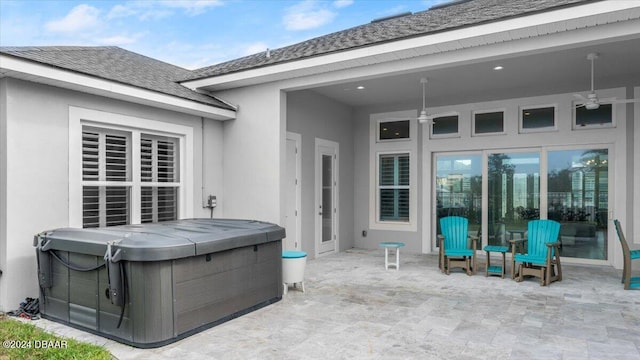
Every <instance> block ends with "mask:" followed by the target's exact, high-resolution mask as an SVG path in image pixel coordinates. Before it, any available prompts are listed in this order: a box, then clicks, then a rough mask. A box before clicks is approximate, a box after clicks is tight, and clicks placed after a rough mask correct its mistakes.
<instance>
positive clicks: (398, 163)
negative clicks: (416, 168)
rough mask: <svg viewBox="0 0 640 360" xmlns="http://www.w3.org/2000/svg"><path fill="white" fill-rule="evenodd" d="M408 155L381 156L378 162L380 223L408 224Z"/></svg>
mask: <svg viewBox="0 0 640 360" xmlns="http://www.w3.org/2000/svg"><path fill="white" fill-rule="evenodd" d="M409 164H410V157H409V153H400V154H381V155H380V157H379V160H378V169H379V171H378V173H379V175H380V179H379V180H378V200H379V201H378V203H379V204H380V211H379V214H380V218H379V220H380V221H400V222H409V213H410V211H409V202H410V197H409V192H410V190H411V187H410V181H409V179H410V176H409V175H410V171H409Z"/></svg>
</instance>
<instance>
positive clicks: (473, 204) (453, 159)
mask: <svg viewBox="0 0 640 360" xmlns="http://www.w3.org/2000/svg"><path fill="white" fill-rule="evenodd" d="M435 189H436V209H437V211H436V231H437V234H441V230H440V218H442V217H445V216H462V217H466V218H467V219H469V235H473V236H477V235H479V233H480V222H481V220H482V155H481V154H468V155H437V156H436V178H435ZM436 246H439V244H436ZM480 247H481V244H480V242H478V248H480Z"/></svg>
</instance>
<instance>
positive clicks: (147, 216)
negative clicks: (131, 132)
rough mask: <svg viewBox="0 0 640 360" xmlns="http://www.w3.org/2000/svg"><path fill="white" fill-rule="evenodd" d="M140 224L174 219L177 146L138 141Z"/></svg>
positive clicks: (155, 140)
mask: <svg viewBox="0 0 640 360" xmlns="http://www.w3.org/2000/svg"><path fill="white" fill-rule="evenodd" d="M140 157H141V159H140V166H141V181H142V182H143V184H144V185H143V186H142V189H141V222H142V223H148V222H158V221H169V220H176V219H177V218H178V191H177V186H178V177H177V159H178V158H177V142H176V141H175V139H167V138H161V137H156V136H151V135H143V137H142V138H141V140H140Z"/></svg>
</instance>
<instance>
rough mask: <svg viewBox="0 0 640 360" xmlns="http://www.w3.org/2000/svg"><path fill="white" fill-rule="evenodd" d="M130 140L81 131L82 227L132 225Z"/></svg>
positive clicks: (118, 136) (112, 135)
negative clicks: (130, 215) (130, 216)
mask: <svg viewBox="0 0 640 360" xmlns="http://www.w3.org/2000/svg"><path fill="white" fill-rule="evenodd" d="M129 142H130V140H129V137H128V136H126V135H124V134H115V133H114V134H112V133H105V132H101V131H90V130H87V131H83V132H82V180H83V184H84V186H83V189H82V202H83V216H82V224H83V227H85V228H86V227H101V226H114V225H125V224H128V223H130V218H129V214H130V198H131V197H130V195H129V194H130V186H129V181H130V173H131V171H130V150H129V149H130V147H129Z"/></svg>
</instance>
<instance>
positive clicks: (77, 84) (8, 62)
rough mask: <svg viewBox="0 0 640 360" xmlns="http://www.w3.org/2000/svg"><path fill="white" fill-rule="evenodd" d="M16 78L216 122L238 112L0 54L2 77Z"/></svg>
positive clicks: (229, 117) (228, 118) (233, 117)
mask: <svg viewBox="0 0 640 360" xmlns="http://www.w3.org/2000/svg"><path fill="white" fill-rule="evenodd" d="M2 77H12V78H17V79H23V80H27V81H31V82H37V83H42V84H47V85H51V86H56V87H60V88H65V89H69V90H75V91H81V92H84V93H90V94H94V95H99V96H104V97H107V98H112V99H118V100H124V101H128V102H132V103H137V104H142V105H147V106H152V107H155V108H161V109H165V110H171V111H176V112H180V113H185V114H190V115H195V116H199V117H205V118H209V119H214V120H231V119H235V117H236V114H235V111H233V110H229V109H223V108H219V107H216V106H213V105H208V104H204V103H200V102H197V101H193V100H189V99H184V98H180V97H177V96H172V95H168V94H163V93H159V92H156V91H152V90H148V89H143V88H140V87H136V86H132V85H127V84H122V83H119V82H115V81H110V80H106V79H102V78H97V77H93V76H89V75H86V74H81V73H78V72H75V71H71V70H66V69H61V68H57V67H53V66H48V65H45V64H41V63H37V62H33V61H31V60H26V59H21V58H18V57H14V56H9V55H6V54H0V78H2Z"/></svg>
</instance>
